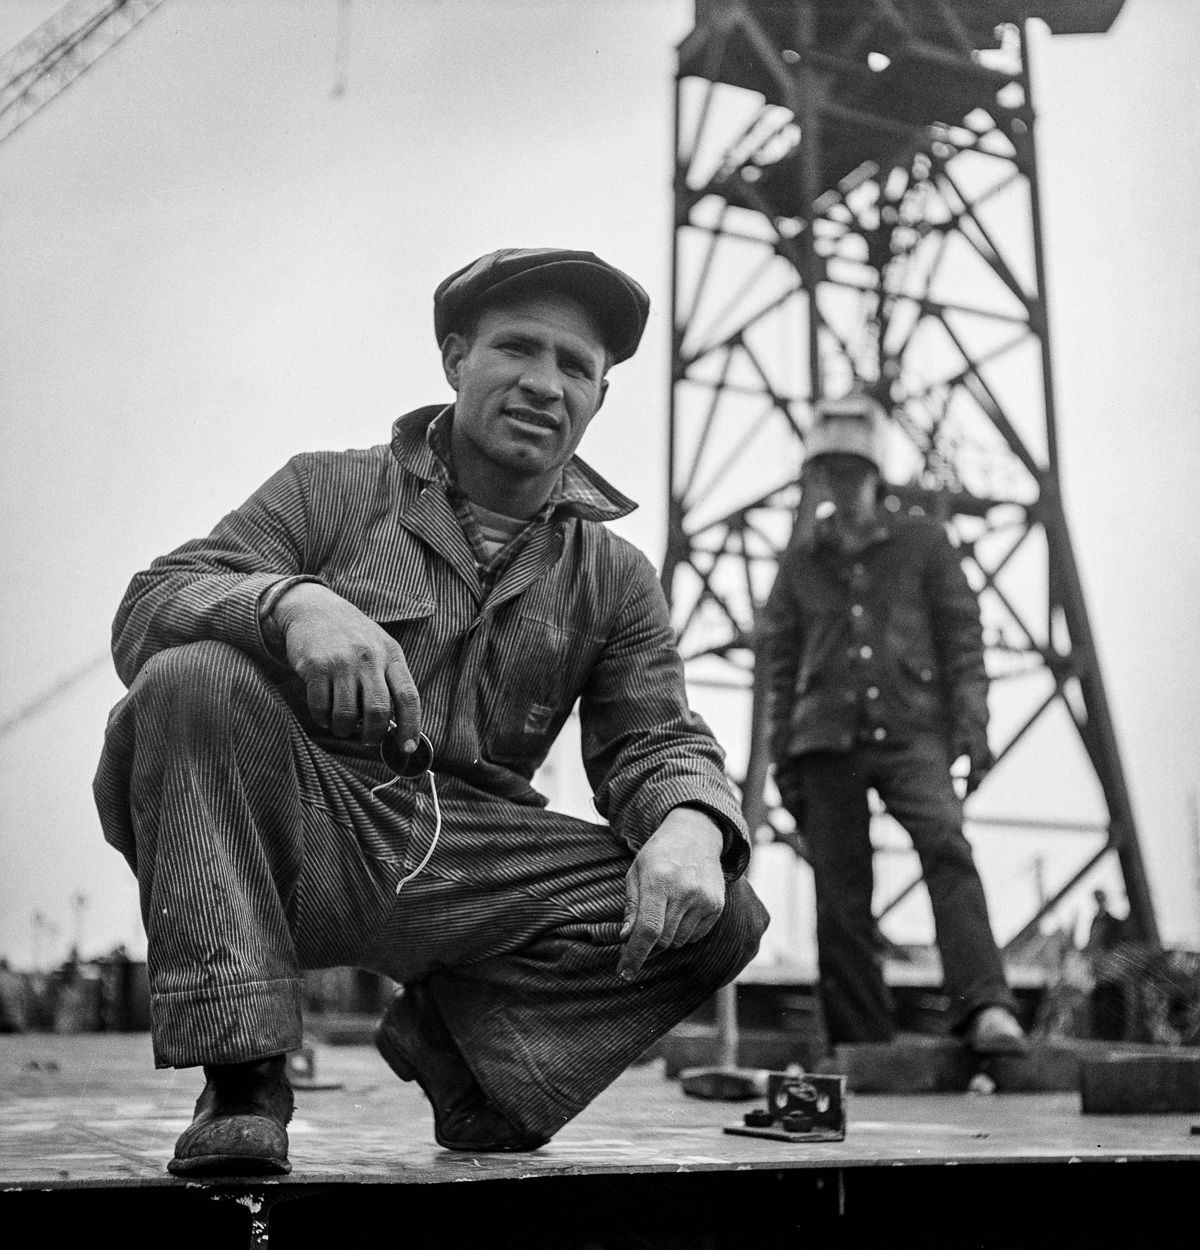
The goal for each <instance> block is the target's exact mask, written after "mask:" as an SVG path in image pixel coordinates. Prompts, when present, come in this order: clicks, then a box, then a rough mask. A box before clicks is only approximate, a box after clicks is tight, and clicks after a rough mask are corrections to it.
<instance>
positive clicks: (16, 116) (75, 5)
mask: <svg viewBox="0 0 1200 1250" xmlns="http://www.w3.org/2000/svg"><path fill="white" fill-rule="evenodd" d="M161 3H162V0H72V3H70V4H65V5H63V7H62V8H61V9H59V10H58V11H57V12H56V13H55V14H54V15H53V16H52V17H50V18H49V19H48V20H47V21H45V22H43V23H42V24H41V25H40V26H39V27H38V28H37V29H36V30H35V31H34V32H33V33H32V34H30V35H29V36H28V37H27V38H25V39H22V40H21V42H20V43H18V44H17V45H16V46H15V47H13V48H12V49H10V50H9V51H8V52H6V53H5V54H4V56H2V57H0V142H3V141H4V140H5V139H7V138H8V136H9V135H11V134H12V133H13V132H14V131H16V130H17V129H18V128H19V127H20V126H22V125H24V124H25V122H27V121H28V120H29V119H30V118H31V117H32V116H33V115H34V114H35V113H36V112H38V111H39V110H40V109H42V108H44V107H45V106H46V105H47V104H49V103H50V101H51V100H53V99H54V98H55V96H57V95H58V94H59V93H60V92H62V91H64V90H65V89H66V88H67V87H69V86H70V85H71V83H73V82H74V81H75V79H76V78H78V77H79V75H80V74H82V73H83V72H84V71H85V70H87V69H90V68H91V66H92V65H94V64H95V63H96V61H98V60H99V59H100V57H102V56H103V55H104V54H105V53H106V52H107V51H108V50H109V49H110V48H112V47H113V45H114V44H116V43H118V42H119V41H120V40H121V39H123V38H124V37H125V36H126V35H127V34H129V32H130V31H131V30H132V29H133V28H134V27H135V26H136V25H137V24H138V23H139V22H140V21H142V19H143V18H146V17H149V15H150V13H151V12H152V11H153V10H154V9H156V8H157V7H158V6H159V5H160V4H161Z"/></svg>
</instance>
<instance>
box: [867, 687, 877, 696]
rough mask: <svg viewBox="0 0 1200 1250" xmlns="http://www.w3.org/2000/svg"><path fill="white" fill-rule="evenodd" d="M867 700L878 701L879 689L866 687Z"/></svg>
mask: <svg viewBox="0 0 1200 1250" xmlns="http://www.w3.org/2000/svg"><path fill="white" fill-rule="evenodd" d="M867 698H868V699H878V698H879V687H878V686H868V687H867Z"/></svg>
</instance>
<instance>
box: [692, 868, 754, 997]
mask: <svg viewBox="0 0 1200 1250" xmlns="http://www.w3.org/2000/svg"><path fill="white" fill-rule="evenodd" d="M769 920H770V917H769V916H768V914H767V909H766V908H765V907H764V906H763V905H762V903H761V902H760V901H759V898H758V895H756V894H755V893H754V891H753V890H752V889H751V887H750V885H749V883H748V882H746V881H744V880H743V881H735V882H733V883H732V884H731V885H730V886H729V888H728V890H727V891H726V896H725V910H724V911H723V912H722V913H721V919H720V920H719V921H717V923H716V924H715V925H714V926H713V928H712V930H711V931H710V932H709V933H708V934H707V935H706V936H705V937H704V939H703V940H702V942H701V943H700V944H699V945H701V946H703V947H704V948H705V949H704V967H705V970H706V971H710V972H711V975H712V979H713V982H714V985H715V986H721V985H725V984H727V983H728V982H730V981H732V980H733V978H734V977H736V976H737V974H738V973H739V972H741V970H742V969H743V968H744V967H745V966H746V965H747V964H748V963H749V962H750V961H751V960H752V959H753V958H754V956H755V955H757V954H758V947H759V943H760V942H761V941H762V936H763V934H764V933H765V932H766V930H767V924H768V923H769Z"/></svg>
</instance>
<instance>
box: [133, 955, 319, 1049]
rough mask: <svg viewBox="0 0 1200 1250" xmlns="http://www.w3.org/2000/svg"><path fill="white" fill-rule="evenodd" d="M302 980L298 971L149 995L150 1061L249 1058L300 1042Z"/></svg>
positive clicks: (302, 1027) (302, 1031)
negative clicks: (266, 978)
mask: <svg viewBox="0 0 1200 1250" xmlns="http://www.w3.org/2000/svg"><path fill="white" fill-rule="evenodd" d="M303 999H304V982H303V981H302V980H301V979H300V978H298V977H289V978H281V979H279V980H274V981H250V982H247V983H245V984H242V985H223V986H217V987H214V988H212V989H203V990H185V991H181V992H176V993H171V994H155V993H151V995H150V1030H151V1038H152V1040H153V1045H154V1065H155V1067H158V1068H192V1067H197V1066H198V1065H200V1064H204V1063H216V1064H224V1063H249V1062H251V1061H252V1060H255V1059H263V1058H265V1057H266V1056H268V1055H279V1054H285V1053H287V1052H288V1051H292V1050H296V1049H298V1048H299V1046H300V1044H301V1042H302V1040H303V1033H304V1024H303V1014H302V1011H303Z"/></svg>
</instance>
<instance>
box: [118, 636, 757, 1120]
mask: <svg viewBox="0 0 1200 1250" xmlns="http://www.w3.org/2000/svg"><path fill="white" fill-rule="evenodd" d="M383 783H390V784H383ZM381 787H382V788H381ZM437 787H438V791H437V797H438V800H439V806H440V811H441V831H440V836H439V838H438V841H437V846H436V848H435V849H434V853H433V855H432V858H431V859H430V861H429V863H428V864H427V865H426V866H425V868H424V869H423V870H422V871H421V872H420V873H419V874H418V875H417V876H416V877H415V878H414V879H413V880H411V881H409V882H407V883H405V884H404V885H403V887H402V889H401V890H400V891H399V893H397V889H396V887H397V884H398V883H399V882H401V880H402V879H403V878H404V877H405V876H407V875H408V874H409V873H410V872H412V871H413V869H414V868H416V867H417V865H418V864H419V863H420V861H421V860H422V858H423V857H424V856H425V853H426V851H427V850H428V849H429V845H430V839H431V838H432V837H433V834H434V829H435V823H436V821H435V805H434V798H433V793H432V791H431V788H430V781H429V778H428V777H425V778H420V779H416V780H413V781H403V780H395V779H393V778H392V777H391V774H390V773H389V772H388V770H387V769H386V767H385V766H384V765H383V764H382V763H377V762H375V761H372V760H363V759H356V758H353V757H344V756H340V755H334V754H331V753H329V752H328V751H326V750H324V749H323V748H321V747H320V746H319V745H318V744H316V743H315V742H314V741H313V739H312V738H311V737H310V736H309V735H308V734H307V733H306V732H305V730H304V728H303V727H302V725H301V723H300V721H299V719H298V718H297V716H296V715H295V714H294V713H293V711H292V709H291V708H290V707H289V706H288V704H287V702H286V701H285V700H284V699H283V697H282V696H281V695H280V693H279V691H278V689H277V688H276V687H275V685H274V684H273V683H272V682H271V681H270V679H269V678H268V676H267V675H266V674H265V673H264V672H263V671H262V669H260V668H259V666H258V665H257V664H256V663H255V662H254V661H253V660H252V659H251V658H250V657H248V656H247V655H245V654H244V653H243V652H241V651H239V650H237V649H236V648H233V647H230V646H228V645H226V644H224V643H218V642H202V643H191V644H188V645H185V646H181V647H176V648H172V649H170V650H167V651H164V652H161V653H159V654H158V655H156V656H155V657H153V658H152V659H151V660H150V661H149V662H148V663H147V664H146V665H145V666H144V667H143V669H142V670H141V672H140V673H139V675H138V677H137V678H136V680H135V681H134V682H133V684H132V686H131V687H130V689H129V692H128V694H127V695H126V697H125V698H124V699H123V700H122V701H121V702H120V703H119V704H118V705H117V706H116V707H115V708H114V709H113V713H112V715H111V717H110V720H109V725H108V730H107V733H106V738H105V746H104V751H103V754H102V757H101V760H100V765H99V768H98V770H97V773H96V778H95V786H94V789H95V798H96V804H97V808H98V810H99V814H100V819H101V824H102V827H103V830H104V835H105V838H106V839H107V840H108V841H109V842H110V843H111V844H112V845H113V846H114V847H116V848H117V850H119V851H120V852H121V853H122V854H123V855H124V856H125V857H126V859H127V860H128V861H129V863H130V865H131V867H132V868H133V870H134V872H135V873H136V874H137V877H138V881H139V886H140V892H141V907H142V916H143V920H144V923H145V926H146V936H147V963H148V972H149V980H150V993H151V1030H152V1037H153V1044H154V1054H155V1062H156V1063H157V1065H158V1066H159V1067H188V1066H193V1065H198V1064H202V1063H237V1062H242V1061H246V1060H251V1059H256V1058H261V1057H263V1056H266V1055H269V1054H276V1053H280V1052H285V1051H288V1050H292V1049H295V1048H296V1047H298V1046H299V1045H300V1044H301V1041H302V1030H303V1022H302V997H303V996H302V988H303V980H302V975H301V974H302V972H303V971H304V970H306V969H315V968H325V967H335V966H347V967H358V968H364V969H368V970H371V971H375V972H378V973H382V974H384V975H386V976H388V977H390V978H392V979H394V980H396V981H398V982H401V983H404V982H411V981H415V980H420V979H428V984H429V987H430V990H431V992H432V994H433V997H434V1000H435V1001H436V1003H437V1006H438V1008H439V1010H440V1011H441V1013H442V1015H443V1017H444V1018H445V1020H446V1023H447V1025H448V1027H449V1028H450V1031H451V1032H452V1034H453V1035H454V1038H455V1041H456V1042H457V1044H458V1046H459V1048H460V1050H461V1051H462V1053H463V1056H464V1058H465V1059H466V1061H467V1063H468V1064H469V1066H470V1067H471V1069H472V1071H473V1072H474V1074H475V1076H476V1079H477V1080H478V1081H479V1083H480V1085H481V1086H482V1088H483V1090H484V1091H485V1093H486V1094H487V1095H488V1097H489V1098H491V1099H492V1101H493V1102H494V1103H495V1104H496V1106H497V1107H498V1108H499V1109H500V1110H501V1111H502V1112H503V1113H504V1114H505V1115H506V1116H507V1117H508V1118H509V1119H510V1120H511V1121H512V1122H513V1124H514V1125H515V1126H517V1127H518V1128H519V1129H521V1130H523V1131H525V1132H527V1133H529V1134H534V1135H546V1136H549V1135H551V1134H553V1133H554V1132H556V1131H557V1130H558V1129H559V1128H561V1127H562V1125H563V1124H565V1123H566V1122H567V1121H568V1120H569V1119H571V1118H572V1116H574V1115H576V1114H577V1113H578V1112H579V1111H580V1110H582V1109H583V1108H584V1107H585V1106H586V1105H587V1104H588V1103H589V1102H590V1101H591V1100H592V1099H593V1098H594V1097H595V1096H596V1095H597V1094H598V1093H600V1091H601V1090H603V1089H604V1088H605V1087H606V1086H607V1085H609V1084H610V1083H611V1082H612V1081H613V1080H614V1079H615V1078H616V1077H617V1076H618V1075H620V1073H621V1072H622V1071H623V1070H624V1069H625V1068H626V1067H627V1066H628V1065H629V1064H630V1063H631V1062H633V1061H634V1060H635V1059H637V1058H638V1057H639V1056H640V1055H641V1054H642V1053H644V1051H645V1050H646V1049H647V1048H648V1047H649V1046H650V1045H651V1044H652V1043H653V1042H654V1041H655V1040H657V1039H658V1038H659V1037H661V1036H662V1035H663V1034H664V1033H666V1032H667V1031H668V1030H669V1029H670V1028H671V1027H673V1026H674V1025H675V1024H676V1023H678V1022H679V1021H680V1020H681V1019H683V1018H684V1017H685V1016H686V1015H688V1014H689V1013H690V1012H692V1011H693V1010H695V1008H696V1007H697V1006H699V1005H700V1004H701V1003H702V1002H703V1001H704V1000H705V999H706V998H708V997H709V996H710V995H711V994H713V993H714V992H715V991H716V990H717V989H718V988H719V987H720V986H722V985H724V984H726V983H728V982H729V981H731V980H732V979H733V978H734V977H735V976H736V975H737V974H738V972H739V971H740V970H741V969H742V968H743V967H744V966H745V965H746V964H747V963H748V962H749V961H750V960H751V959H752V958H753V957H754V953H755V951H756V950H757V946H758V941H759V938H760V937H761V935H762V932H763V930H764V929H765V927H766V923H767V916H766V913H765V911H764V909H763V907H762V905H761V904H760V903H759V901H758V899H757V898H756V897H755V896H754V894H753V892H752V891H751V890H750V888H749V886H748V885H747V884H746V883H745V882H744V881H739V882H735V883H733V884H732V885H731V886H730V887H729V889H728V892H727V901H726V906H725V910H724V913H723V915H722V917H721V919H720V921H719V922H718V923H717V925H716V926H715V927H714V928H713V930H712V931H711V932H710V933H709V934H708V935H707V936H706V937H705V938H704V939H702V940H701V941H699V942H695V943H692V944H691V945H688V946H685V947H682V948H679V949H677V950H670V951H664V952H661V953H659V954H656V955H654V956H652V957H651V958H650V959H649V960H648V961H647V963H646V965H645V966H644V967H643V969H642V971H641V973H640V975H639V976H638V977H637V979H636V980H635V981H634V982H633V983H631V984H630V983H626V982H623V981H621V980H619V979H618V977H617V975H616V967H617V960H618V956H619V953H620V944H619V939H618V934H619V930H620V927H621V921H622V915H623V908H624V899H625V874H626V872H627V870H628V868H629V865H630V862H631V855H630V852H629V851H628V849H627V848H626V847H624V846H623V845H622V844H621V843H620V842H619V841H618V839H617V838H616V837H615V836H614V834H613V833H612V831H611V830H610V829H609V828H608V827H607V826H606V825H603V824H597V823H591V822H588V821H583V820H578V819H575V818H573V817H569V816H565V815H562V814H559V813H554V812H550V811H547V810H545V809H542V808H536V807H527V806H524V805H519V804H515V803H510V802H505V801H503V800H500V799H497V798H496V797H495V796H492V795H489V794H486V793H484V792H482V791H480V790H477V789H474V788H473V787H471V786H469V785H467V784H466V783H464V782H462V781H460V780H458V779H456V778H453V777H440V778H438V779H437Z"/></svg>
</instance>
